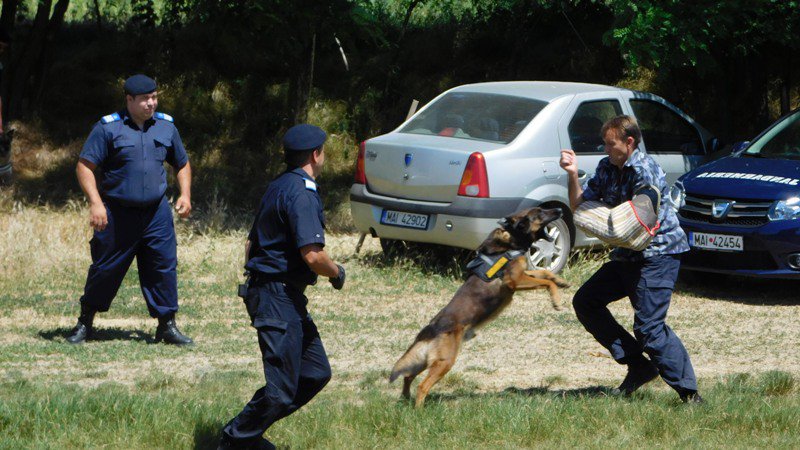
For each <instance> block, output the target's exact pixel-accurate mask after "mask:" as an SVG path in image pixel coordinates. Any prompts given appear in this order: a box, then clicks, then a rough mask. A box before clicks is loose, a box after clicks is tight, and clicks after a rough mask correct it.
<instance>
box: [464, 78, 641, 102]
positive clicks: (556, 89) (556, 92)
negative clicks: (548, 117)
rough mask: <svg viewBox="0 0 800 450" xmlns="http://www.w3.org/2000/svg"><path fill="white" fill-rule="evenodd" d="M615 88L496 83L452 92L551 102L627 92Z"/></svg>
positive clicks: (536, 83) (592, 85)
mask: <svg viewBox="0 0 800 450" xmlns="http://www.w3.org/2000/svg"><path fill="white" fill-rule="evenodd" d="M627 90H628V89H621V88H618V87H614V86H606V85H603V84H590V83H573V82H567V81H495V82H490V83H475V84H465V85H463V86H458V87H455V88H453V89H451V90H450V92H481V93H487V94H502V95H514V96H517V97H529V98H534V99H537V100H543V101H547V102H549V101H551V100H553V99H555V98H558V97H561V96H564V95H574V94H581V93H584V92H603V91H611V92H618V91H627Z"/></svg>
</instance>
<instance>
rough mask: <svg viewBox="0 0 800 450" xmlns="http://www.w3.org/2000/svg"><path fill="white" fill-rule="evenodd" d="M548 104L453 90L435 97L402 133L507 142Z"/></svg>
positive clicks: (522, 98)
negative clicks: (440, 96) (434, 100)
mask: <svg viewBox="0 0 800 450" xmlns="http://www.w3.org/2000/svg"><path fill="white" fill-rule="evenodd" d="M545 106H547V102H544V101H541V100H535V99H531V98H524V97H515V96H513V95H499V94H484V93H476V92H452V93H450V94H447V95H445V96H444V97H442V98H440V99H439V100H436V102H435V103H433V104H431V105H430V106H429V107H428V108H427V109H425V110H424V111H422V112H421V113H420V114H418V115H417V117H415V118H414V119H413V120H412V121H411V122H409V123H408V124H406V126H404V127H403V128H402V129H401V130H400V132H401V133H410V134H427V135H438V136H447V137H454V138H461V139H469V140H477V141H490V142H502V143H504V144H507V143H509V142H511V141H513V140H514V138H516V137H517V135H518V134H519V132H520V131H522V129H523V128H525V126H526V125H528V123H530V121H531V120H533V118H534V117H536V115H537V114H539V111H541V110H542V109H543V108H544V107H545Z"/></svg>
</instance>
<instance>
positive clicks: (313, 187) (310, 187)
mask: <svg viewBox="0 0 800 450" xmlns="http://www.w3.org/2000/svg"><path fill="white" fill-rule="evenodd" d="M303 181H305V182H306V189H308V190H309V191H314V192H317V183H314V182H313V181H311V180H309V179H307V178H303Z"/></svg>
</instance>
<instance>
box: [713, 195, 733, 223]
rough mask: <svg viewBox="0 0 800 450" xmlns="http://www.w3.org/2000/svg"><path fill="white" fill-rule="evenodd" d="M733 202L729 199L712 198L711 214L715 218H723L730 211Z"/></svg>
mask: <svg viewBox="0 0 800 450" xmlns="http://www.w3.org/2000/svg"><path fill="white" fill-rule="evenodd" d="M734 203H735V202H733V201H729V200H714V201H713V202H712V203H711V216H712V217H713V218H715V219H724V218H725V217H726V216H727V215H728V213H729V212H730V211H731V207H732V206H733V204H734Z"/></svg>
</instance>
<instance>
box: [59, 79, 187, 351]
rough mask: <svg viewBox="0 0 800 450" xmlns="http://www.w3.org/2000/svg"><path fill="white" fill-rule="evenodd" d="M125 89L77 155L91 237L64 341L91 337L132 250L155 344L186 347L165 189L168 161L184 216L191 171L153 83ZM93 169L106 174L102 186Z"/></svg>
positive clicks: (132, 83) (129, 84) (131, 84)
mask: <svg viewBox="0 0 800 450" xmlns="http://www.w3.org/2000/svg"><path fill="white" fill-rule="evenodd" d="M124 89H125V102H126V107H125V108H124V109H123V110H121V111H119V112H116V113H113V114H109V115H107V116H105V117H103V118H102V119H100V121H99V122H98V123H97V124H96V125H95V126H94V128H93V129H92V132H91V133H90V134H89V138H88V139H87V140H86V143H85V144H84V146H83V151H82V152H81V154H80V158H79V160H78V167H77V169H76V172H77V176H78V182H79V183H80V185H81V188H82V189H83V192H84V193H85V194H86V197H88V199H89V224H90V225H91V226H92V228H94V237H93V238H92V240H91V241H90V242H89V245H90V248H91V253H92V265H91V266H90V267H89V275H88V277H87V279H86V286H85V288H84V293H83V297H81V300H80V305H81V314H80V317H78V324H77V325H76V326H75V328H74V329H73V330H72V332H71V333H70V336H69V337H67V342H69V343H71V344H80V343H82V342H83V341H85V340H86V339H87V338H88V337H90V336H91V333H92V324H93V321H94V316H95V313H96V312H98V311H100V312H104V311H108V308H109V306H110V305H111V301H112V300H113V299H114V296H115V295H116V294H117V290H118V289H119V286H120V283H122V279H123V278H124V277H125V273H126V272H127V271H128V268H129V267H130V265H131V262H133V258H134V256H135V257H136V260H137V264H138V266H139V283H140V284H141V288H142V294H144V298H145V301H146V302H147V309H148V310H149V312H150V315H151V316H152V317H154V318H158V327H157V328H156V335H155V340H156V342H160V341H164V342H166V343H168V344H175V345H189V344H192V340H191V339H190V338H188V337H186V336H184V335H183V334H182V333H181V332H180V331H179V330H178V327H177V326H176V325H175V313H176V312H177V311H178V283H177V275H176V268H177V265H178V257H177V244H176V239H175V227H174V224H173V219H172V211H171V210H170V206H169V202H168V201H167V198H166V196H165V195H164V194H165V192H166V189H167V177H166V171H165V170H164V162H165V161H166V162H168V163H169V164H170V165H171V166H172V167H174V168H175V170H176V171H177V173H176V177H177V179H178V184H179V185H180V190H181V195H180V197H179V198H178V200H177V201H176V202H175V209H176V211H177V212H178V215H179V216H180V217H181V218H186V217H188V216H189V213H190V212H191V210H192V203H191V184H192V169H191V167H190V165H189V158H188V156H187V155H186V149H184V148H183V142H182V141H181V137H180V135H179V134H178V129H177V128H175V125H174V124H173V119H172V117H171V116H170V115H168V114H164V113H160V112H156V107H157V106H158V91H157V90H156V82H155V81H154V80H153V79H152V78H150V77H147V76H145V75H134V76H132V77H130V78H128V79H127V80H126V81H125V85H124ZM96 168H100V169H102V174H103V178H102V182H101V183H100V185H99V188H98V183H97V179H96V178H95V169H96Z"/></svg>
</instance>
